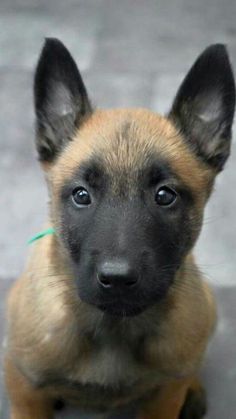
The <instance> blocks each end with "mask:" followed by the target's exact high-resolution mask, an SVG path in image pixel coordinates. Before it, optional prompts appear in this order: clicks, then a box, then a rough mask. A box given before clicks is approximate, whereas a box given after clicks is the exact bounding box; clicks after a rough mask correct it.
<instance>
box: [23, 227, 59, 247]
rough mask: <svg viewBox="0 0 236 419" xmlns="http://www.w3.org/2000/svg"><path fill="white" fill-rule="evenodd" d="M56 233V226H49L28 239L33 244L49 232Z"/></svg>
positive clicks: (28, 242)
mask: <svg viewBox="0 0 236 419" xmlns="http://www.w3.org/2000/svg"><path fill="white" fill-rule="evenodd" d="M54 233H55V230H54V228H52V227H50V228H47V229H46V230H43V231H41V232H40V233H37V234H35V236H33V237H32V238H31V239H29V240H28V241H27V244H31V243H33V242H35V241H36V240H39V239H42V237H44V236H47V235H48V234H54Z"/></svg>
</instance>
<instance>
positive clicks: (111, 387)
mask: <svg viewBox="0 0 236 419" xmlns="http://www.w3.org/2000/svg"><path fill="white" fill-rule="evenodd" d="M135 349H136V350H135ZM139 351H140V348H132V349H131V348H128V347H127V346H126V345H124V346H123V345H122V344H121V343H120V345H113V344H112V343H111V344H107V345H105V346H103V347H100V348H94V350H93V351H92V353H90V354H89V356H88V357H87V359H86V358H83V357H82V358H81V359H78V361H77V363H76V364H74V365H73V367H72V368H71V371H70V373H69V374H66V376H65V377H64V379H63V382H62V384H63V392H64V394H65V398H68V399H71V401H72V402H76V400H78V402H79V405H80V406H84V407H86V406H87V405H88V406H90V407H94V408H95V409H96V408H98V409H100V408H101V409H103V408H104V409H105V408H109V407H110V408H114V407H116V406H119V405H122V404H126V403H129V402H131V401H132V400H135V399H139V398H142V397H143V396H144V395H145V394H146V393H147V391H148V390H149V389H152V388H154V387H156V386H157V384H158V373H157V371H154V370H153V369H152V368H150V367H149V368H148V367H147V366H146V365H145V363H144V362H143V361H142V355H141V354H140V353H139Z"/></svg>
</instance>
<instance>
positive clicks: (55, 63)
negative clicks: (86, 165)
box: [34, 38, 92, 162]
mask: <svg viewBox="0 0 236 419" xmlns="http://www.w3.org/2000/svg"><path fill="white" fill-rule="evenodd" d="M34 99H35V113H36V146H37V150H38V153H39V158H40V160H41V161H44V162H45V161H47V162H49V161H52V160H53V159H54V158H55V157H56V156H57V155H58V154H59V153H60V151H61V150H62V149H63V148H64V146H65V145H66V144H67V142H68V141H70V140H71V139H72V138H73V135H74V133H75V130H76V129H77V128H79V127H80V125H81V124H82V123H83V121H84V120H85V118H87V116H88V115H90V114H91V112H92V107H91V104H90V101H89V99H88V95H87V91H86V88H85V86H84V83H83V80H82V77H81V75H80V73H79V70H78V68H77V66H76V63H75V61H74V60H73V58H72V56H71V55H70V53H69V51H68V50H67V49H66V47H65V46H64V45H63V44H62V43H61V42H60V41H59V40H57V39H52V38H49V39H46V42H45V45H44V47H43V50H42V53H41V55H40V58H39V61H38V65H37V68H36V73H35V81H34Z"/></svg>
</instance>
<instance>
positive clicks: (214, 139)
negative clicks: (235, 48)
mask: <svg viewBox="0 0 236 419" xmlns="http://www.w3.org/2000/svg"><path fill="white" fill-rule="evenodd" d="M234 108H235V84H234V76H233V72H232V69H231V65H230V62H229V57H228V54H227V50H226V48H225V46H224V45H221V44H216V45H212V46H210V47H208V48H207V49H206V50H205V51H204V52H203V53H202V54H201V55H200V57H199V58H198V59H197V61H196V62H195V64H194V65H193V67H192V68H191V69H190V71H189V73H188V74H187V76H186V78H185V79H184V81H183V83H182V85H181V86H180V89H179V91H178V93H177V95H176V97H175V100H174V103H173V106H172V109H171V112H170V114H169V117H170V119H171V120H172V121H173V122H174V124H175V125H176V126H177V128H178V129H179V130H180V131H181V133H182V134H183V136H184V138H185V139H186V141H187V142H188V144H189V145H190V146H191V147H192V149H193V151H194V152H195V153H196V154H197V155H198V156H199V157H200V158H201V159H203V160H204V161H205V162H206V163H207V164H208V165H210V166H212V167H213V168H214V169H216V171H220V170H222V169H223V166H224V163H225V161H226V160H227V158H228V156H229V153H230V140H231V131H232V123H233V117H234Z"/></svg>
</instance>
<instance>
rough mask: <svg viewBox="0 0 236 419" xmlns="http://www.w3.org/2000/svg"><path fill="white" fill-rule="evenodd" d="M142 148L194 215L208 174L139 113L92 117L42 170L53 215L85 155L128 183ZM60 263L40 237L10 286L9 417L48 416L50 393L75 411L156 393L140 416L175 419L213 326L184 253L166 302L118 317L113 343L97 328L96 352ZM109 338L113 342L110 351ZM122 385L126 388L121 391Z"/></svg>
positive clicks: (162, 122) (93, 320)
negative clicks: (189, 199) (169, 172)
mask: <svg viewBox="0 0 236 419" xmlns="http://www.w3.org/2000/svg"><path fill="white" fill-rule="evenodd" d="M124 136H127V137H128V138H129V139H132V141H130V142H129V141H128V145H127V142H122V141H121V142H120V143H119V144H120V146H119V153H118V154H117V152H115V151H114V143H116V142H117V141H119V138H123V137H124ZM116 150H117V148H116ZM150 150H151V151H153V150H155V151H156V152H157V153H158V155H159V156H160V157H161V158H163V159H166V160H167V161H168V162H169V163H170V165H171V167H172V169H173V171H174V173H175V174H176V175H177V176H178V177H179V179H181V182H182V183H183V184H184V185H187V186H188V188H189V189H191V191H192V194H193V196H194V199H195V208H196V211H197V212H199V214H200V212H201V211H202V208H203V206H204V204H205V202H206V200H207V198H208V195H209V193H210V188H211V184H212V181H213V177H214V173H212V171H211V170H210V169H208V168H207V167H206V166H205V165H204V164H203V163H202V162H200V161H199V160H198V159H197V158H196V157H195V156H194V155H193V154H192V152H191V151H190V149H189V148H188V147H187V145H185V143H184V141H183V139H182V137H181V135H180V134H179V133H178V132H177V131H176V129H175V128H174V127H173V126H172V124H171V123H170V122H169V121H168V120H167V119H166V118H163V117H161V116H158V115H157V114H154V113H151V112H149V111H146V110H142V109H137V110H126V109H124V110H117V111H96V112H95V113H94V114H93V116H92V117H91V118H90V119H88V121H87V122H86V123H84V125H83V126H82V127H81V129H80V130H79V131H78V133H77V134H76V136H75V138H74V141H72V142H71V143H69V144H68V146H67V147H66V149H65V150H64V152H63V153H62V154H61V155H60V156H59V157H58V159H57V160H56V162H55V163H53V164H50V165H47V166H44V170H45V173H46V177H47V181H48V184H49V189H50V194H51V199H52V204H53V208H54V210H55V211H56V208H57V205H58V199H59V196H60V193H61V189H62V187H63V184H64V183H65V181H66V180H67V179H70V178H71V177H72V175H73V174H74V172H75V171H76V169H77V168H78V166H79V165H80V164H81V162H83V161H84V160H86V159H88V158H89V157H90V156H91V154H92V153H95V154H96V153H101V154H102V155H103V158H104V161H105V163H106V164H105V167H106V170H107V172H108V173H111V172H112V170H113V168H114V166H115V168H116V170H120V171H121V172H124V171H127V173H130V175H129V176H130V178H129V177H127V182H130V184H131V187H132V179H131V177H132V176H135V170H134V167H141V165H142V164H143V161H144V159H145V158H146V156H147V155H148V152H149V151H150ZM115 190H116V185H115V184H114V193H115ZM67 257H68V256H67V255H66V254H65V251H64V250H63V248H62V247H61V244H60V240H59V239H58V238H57V237H56V236H47V237H44V238H43V239H41V240H39V241H38V242H37V243H35V244H34V245H33V249H32V252H31V255H30V259H29V263H28V266H27V269H26V270H25V272H24V274H23V275H22V277H21V278H20V279H19V280H18V281H17V282H16V284H15V285H14V287H13V288H12V290H11V293H10V296H9V302H8V324H9V333H8V356H7V363H6V377H7V379H6V381H7V386H8V390H9V394H10V398H11V402H12V405H13V410H12V412H13V413H12V419H13V418H14V419H29V418H30V419H43V418H44V419H49V418H52V411H51V407H48V403H49V401H50V400H51V401H52V400H53V399H54V398H56V397H58V396H60V397H65V398H66V399H69V400H72V401H74V399H75V398H77V399H78V403H79V404H80V405H81V406H89V407H93V405H94V407H96V406H97V407H98V408H103V407H108V408H114V407H116V406H119V405H121V404H125V403H128V402H129V401H132V400H135V399H142V398H143V397H144V396H145V397H146V394H147V393H149V392H150V394H151V392H153V391H154V390H158V391H157V393H158V395H159V396H158V397H156V396H155V397H154V399H155V400H156V399H157V400H159V401H158V402H157V404H156V402H155V403H154V404H155V409H154V414H153V409H152V412H151V413H150V412H149V410H148V407H147V414H144V415H143V416H142V418H145V419H147V418H148V419H152V418H160V419H177V417H178V413H179V411H180V408H181V406H182V404H183V401H184V395H185V394H186V391H187V389H188V388H189V387H190V384H189V383H190V381H191V380H192V377H193V376H194V375H195V374H196V371H197V369H198V368H199V365H200V363H201V360H202V357H203V354H204V351H205V348H206V345H207V342H208V339H209V336H210V335H211V333H212V331H213V328H214V323H215V305H214V299H213V297H212V294H211V291H210V290H209V289H208V287H207V285H206V284H205V282H204V280H203V279H202V277H201V275H200V273H199V272H198V270H197V268H196V266H195V264H194V261H193V258H192V256H191V255H188V256H187V258H186V260H185V261H184V263H183V265H182V267H181V269H180V271H179V272H178V274H177V277H176V278H175V282H174V285H173V286H172V287H171V289H170V291H169V293H168V296H167V298H166V299H165V301H164V302H162V303H161V304H158V305H157V306H154V307H152V308H150V309H148V310H146V311H145V312H144V313H142V314H140V315H139V316H137V317H136V318H133V319H129V318H127V319H123V320H122V324H120V328H119V330H118V331H115V332H114V336H113V335H112V336H111V340H109V339H110V338H109V334H108V331H109V328H105V331H104V335H103V338H104V344H103V346H102V347H100V346H96V334H97V333H100V332H99V328H100V325H101V324H103V323H102V322H103V321H104V315H103V313H102V312H100V311H99V310H98V309H97V308H95V307H91V306H88V305H87V304H85V303H83V302H82V301H80V300H79V297H78V295H77V293H76V291H75V289H74V283H73V275H72V272H70V269H69V263H68V260H67ZM149 318H152V325H151V326H150V324H149V323H150V322H149V323H147V324H148V325H149V326H150V327H151V333H150V336H149V337H148V338H147V339H146V341H145V345H144V348H143V352H142V355H140V356H139V352H138V345H139V343H138V342H139V341H140V339H141V337H142V336H140V324H142V323H143V324H144V323H145V322H147V320H148V319H149ZM94 325H95V327H94ZM149 326H148V327H149ZM85 332H86V333H85ZM129 333H130V342H131V343H132V342H136V344H135V345H134V347H132V345H131V346H130V347H127V346H124V345H122V339H123V338H124V339H127V336H129ZM116 334H118V335H117V336H116ZM119 334H120V335H119ZM116 339H120V342H121V344H120V346H119V345H117V346H115V349H114V345H113V346H112V343H114V342H116ZM57 371H59V372H60V377H58V380H59V381H60V380H61V377H63V379H64V382H63V383H62V384H58V385H57V384H56V383H55V377H56V375H55V374H56V372H57ZM50 374H51V375H52V376H53V377H54V383H53V385H50ZM14 380H17V381H18V382H19V385H20V381H21V380H25V381H26V382H27V385H26V387H25V386H20V388H19V391H20V394H21V400H19V399H20V398H19V395H18V396H16V394H15V392H14V391H13V390H12V387H13V386H15V385H16V384H13V382H14ZM47 380H49V384H48V385H46V384H47ZM69 382H70V383H73V385H74V387H73V388H71V390H70V391H69V390H68V387H67V385H66V383H69ZM78 382H79V383H83V384H94V383H95V384H97V385H102V386H105V387H106V386H110V387H111V388H113V389H114V391H113V392H110V393H109V392H108V393H106V392H99V391H98V393H97V394H96V395H94V394H93V393H89V392H88V394H86V391H85V390H84V389H82V388H78V389H76V383H78ZM116 382H119V388H116V387H117V386H116ZM173 383H174V384H173ZM183 383H184V384H183ZM186 383H187V384H186ZM41 386H42V388H43V389H42V390H40V387H41ZM44 386H46V387H45V388H44ZM122 386H124V388H126V387H128V389H129V391H127V392H124V393H122V391H121V389H120V388H122ZM173 388H174V389H175V391H173ZM29 389H31V390H29ZM36 389H37V390H36ZM176 389H179V390H176ZM182 389H183V391H182ZM162 390H163V392H162ZM30 391H31V392H32V398H34V394H35V391H36V392H37V397H36V401H37V409H36V408H34V407H32V406H30V407H29V406H28V405H27V403H25V404H24V403H23V401H22V400H24V399H25V400H26V399H27V398H28V397H29V393H30ZM178 391H179V393H180V394H179V396H178ZM26 393H27V396H26ZM154 393H155V391H154ZM38 394H39V395H40V397H38ZM173 394H175V395H174V396H173V397H174V401H173V405H174V406H175V409H173V411H172V414H171V410H169V412H170V413H169V416H168V417H167V416H165V417H164V416H163V414H162V416H160V414H159V416H158V414H157V412H158V411H159V412H166V411H167V410H168V405H171V402H170V399H171V397H172V395H173ZM91 395H92V396H91ZM175 399H176V400H177V401H175ZM39 400H40V402H39ZM32 403H34V402H33V401H32ZM40 403H41V409H42V412H40V407H38V406H39V405H40ZM49 404H50V403H49ZM157 405H158V406H159V407H157ZM35 406H36V405H35ZM50 406H51V405H50ZM144 410H145V409H144ZM174 410H175V411H174ZM16 412H17V413H16ZM32 412H33V413H32ZM45 412H47V413H45ZM148 412H149V413H148ZM155 412H156V413H155Z"/></svg>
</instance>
